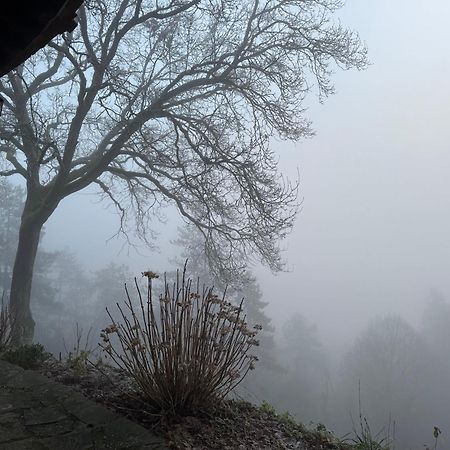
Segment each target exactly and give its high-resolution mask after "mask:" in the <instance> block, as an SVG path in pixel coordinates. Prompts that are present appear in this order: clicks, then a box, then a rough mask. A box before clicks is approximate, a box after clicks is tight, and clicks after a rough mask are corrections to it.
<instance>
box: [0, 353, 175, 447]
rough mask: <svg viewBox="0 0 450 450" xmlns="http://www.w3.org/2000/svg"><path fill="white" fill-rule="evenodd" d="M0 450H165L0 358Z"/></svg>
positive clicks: (120, 420) (141, 431)
mask: <svg viewBox="0 0 450 450" xmlns="http://www.w3.org/2000/svg"><path fill="white" fill-rule="evenodd" d="M0 449H1V450H122V449H123V450H168V447H167V446H166V445H165V444H164V440H163V439H162V438H160V437H157V436H155V435H153V434H152V433H151V432H150V431H149V430H146V429H145V428H143V427H141V426H139V425H137V424H135V423H133V422H131V421H129V420H128V419H126V418H124V417H121V416H119V415H117V414H115V413H114V412H112V411H110V410H108V409H106V408H105V407H103V406H101V405H99V404H97V403H95V402H93V401H91V400H88V399H86V398H85V397H83V395H81V394H80V393H79V392H76V391H75V390H73V389H71V388H70V387H67V386H64V385H61V384H58V383H56V382H54V381H52V380H50V379H48V378H46V377H44V376H43V375H40V374H38V373H36V372H33V371H31V370H23V369H22V368H20V367H17V366H14V365H12V364H9V363H7V362H5V361H2V360H0Z"/></svg>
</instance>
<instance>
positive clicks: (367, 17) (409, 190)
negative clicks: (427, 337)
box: [44, 0, 450, 343]
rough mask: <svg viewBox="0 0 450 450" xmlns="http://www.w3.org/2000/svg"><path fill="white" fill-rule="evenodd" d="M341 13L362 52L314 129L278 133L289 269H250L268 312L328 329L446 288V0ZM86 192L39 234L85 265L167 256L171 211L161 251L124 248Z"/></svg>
mask: <svg viewBox="0 0 450 450" xmlns="http://www.w3.org/2000/svg"><path fill="white" fill-rule="evenodd" d="M340 16H341V18H342V22H343V24H344V25H349V26H351V27H352V28H353V29H356V30H357V31H358V32H359V33H360V35H361V37H362V39H363V40H364V41H365V42H366V43H367V46H368V48H369V58H370V61H371V63H372V64H371V66H370V67H369V68H368V69H367V70H366V71H364V72H357V71H351V72H337V74H336V75H335V76H334V82H335V86H336V91H337V93H336V95H335V96H333V97H331V98H329V99H327V100H326V101H325V102H324V104H323V105H320V104H318V101H317V99H315V98H310V100H309V104H311V105H312V106H311V107H310V110H309V113H308V115H309V117H310V118H311V119H312V120H313V123H314V129H315V131H316V133H317V135H316V136H315V137H314V138H313V139H310V140H307V141H303V142H300V143H297V144H296V145H293V144H290V143H283V142H281V143H280V142H275V143H274V149H275V150H276V152H277V154H279V157H280V169H281V171H282V172H283V173H285V174H287V175H289V176H290V177H291V178H295V177H296V176H297V168H298V170H299V173H300V181H301V197H302V198H303V208H302V212H301V213H300V215H299V216H298V219H297V223H296V226H295V229H294V231H293V233H292V235H291V236H290V237H289V239H288V240H287V241H286V242H284V243H283V248H286V249H287V250H286V251H285V253H284V257H285V259H286V261H287V267H288V269H289V272H288V273H286V274H281V275H278V276H276V277H274V276H273V275H271V274H270V273H268V272H267V271H265V270H263V269H260V268H258V269H257V270H256V273H257V275H258V276H259V281H260V283H261V286H262V288H263V292H264V299H265V301H269V302H270V306H269V307H268V309H267V310H268V313H269V314H270V315H271V316H274V317H275V323H276V324H280V323H281V322H282V321H283V320H284V319H286V318H288V317H289V316H290V315H291V314H292V313H293V312H294V311H298V312H301V313H304V314H305V315H306V316H307V317H308V318H309V319H310V320H312V321H313V322H316V323H317V324H318V325H319V330H320V332H321V334H322V336H323V337H324V339H325V341H326V343H329V342H331V341H335V339H337V336H339V337H343V338H344V340H345V339H346V338H347V337H352V336H353V335H354V334H355V333H357V332H358V331H359V329H360V328H362V327H363V326H364V325H365V324H366V323H367V321H368V320H369V319H370V318H371V317H373V316H374V315H377V314H384V313H387V312H389V313H390V312H395V313H400V314H401V315H402V316H403V317H405V318H406V319H408V320H410V321H411V322H412V323H413V324H415V323H417V322H418V320H419V318H420V313H421V309H422V306H423V304H424V303H425V302H426V301H427V300H428V298H429V294H430V290H431V289H432V288H434V289H438V290H439V291H441V292H442V293H443V294H444V296H446V297H447V298H450V277H449V276H448V273H447V272H448V270H449V268H450V239H449V236H448V235H449V230H450V210H449V207H448V205H449V204H450V202H449V200H450V177H449V173H450V151H449V148H448V147H449V142H450V127H449V125H448V120H449V117H450V87H449V81H448V80H449V73H450V57H449V47H450V27H448V18H449V17H450V2H448V0H433V1H430V0H428V1H425V0H408V1H406V0H395V1H394V0H378V1H373V0H372V1H370V0H349V1H348V2H347V6H346V7H345V8H344V10H343V11H342V12H341V13H340ZM95 201H96V197H95V196H92V195H91V194H89V193H88V192H82V193H79V194H76V195H74V196H72V198H69V199H67V200H65V202H64V203H63V204H61V206H60V207H59V208H58V209H57V211H56V212H55V214H54V216H53V217H52V218H51V219H50V221H49V222H48V224H47V226H46V237H45V238H44V245H46V247H47V248H63V247H65V246H67V247H68V248H69V249H71V250H74V251H76V252H77V253H78V254H79V258H80V261H81V262H82V263H83V264H84V265H86V266H87V267H90V268H93V267H95V266H97V265H104V264H106V263H107V262H108V261H110V260H114V261H116V262H121V261H123V262H125V263H126V264H129V265H130V266H131V267H132V268H133V269H134V270H137V271H138V270H140V269H146V268H149V267H151V268H154V269H156V270H158V269H162V270H163V269H165V268H167V267H168V262H167V258H166V255H167V253H168V252H169V253H170V252H172V253H173V248H172V249H170V248H169V249H168V244H167V242H168V241H170V240H171V239H174V238H176V226H177V223H176V220H175V219H174V218H173V215H172V214H170V213H168V215H169V219H170V220H169V222H168V224H167V226H164V227H162V229H163V230H164V236H161V249H162V252H161V253H160V254H150V255H149V257H148V258H142V257H139V256H137V255H136V254H135V253H134V252H133V251H131V253H130V256H128V257H127V254H126V253H127V252H126V249H125V251H124V252H122V253H121V254H118V252H119V250H120V249H121V242H119V241H117V240H113V241H110V242H109V243H108V244H106V239H107V238H108V237H110V236H111V235H112V234H113V233H114V231H115V230H116V228H117V220H116V218H115V216H114V215H113V214H112V213H111V212H108V211H107V210H105V205H103V204H100V205H99V204H97V203H95ZM160 228H161V227H160Z"/></svg>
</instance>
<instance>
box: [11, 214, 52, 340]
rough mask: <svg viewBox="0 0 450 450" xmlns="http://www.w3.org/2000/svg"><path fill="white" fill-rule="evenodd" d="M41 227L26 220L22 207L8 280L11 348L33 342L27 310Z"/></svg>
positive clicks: (32, 323)
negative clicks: (12, 266) (16, 244)
mask: <svg viewBox="0 0 450 450" xmlns="http://www.w3.org/2000/svg"><path fill="white" fill-rule="evenodd" d="M43 225H44V223H43V222H42V221H41V220H38V219H37V218H33V219H31V218H27V211H26V206H25V210H24V213H23V215H22V223H21V226H20V230H19V243H18V246H17V253H16V258H15V261H14V268H13V274H12V280H11V292H10V307H11V313H12V336H11V343H12V345H13V346H18V345H22V344H30V343H32V342H33V337H34V325H35V322H34V320H33V317H32V314H31V309H30V297H31V284H32V280H33V268H34V263H35V260H36V254H37V249H38V246H39V237H40V234H41V230H42V227H43Z"/></svg>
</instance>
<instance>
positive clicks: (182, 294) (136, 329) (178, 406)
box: [100, 271, 261, 414]
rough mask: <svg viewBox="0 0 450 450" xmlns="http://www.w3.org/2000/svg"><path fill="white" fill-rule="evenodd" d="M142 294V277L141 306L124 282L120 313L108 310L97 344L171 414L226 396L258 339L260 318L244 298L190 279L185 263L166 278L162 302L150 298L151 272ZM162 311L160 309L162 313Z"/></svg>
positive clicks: (141, 390)
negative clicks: (252, 318) (248, 318)
mask: <svg viewBox="0 0 450 450" xmlns="http://www.w3.org/2000/svg"><path fill="white" fill-rule="evenodd" d="M143 275H144V276H146V277H147V279H148V285H147V298H146V299H144V298H143V296H142V294H141V290H140V288H139V285H138V283H137V281H136V280H135V285H136V290H137V294H138V297H139V306H137V307H135V306H134V305H133V303H132V301H131V297H130V293H129V291H128V289H127V287H126V285H125V290H126V300H125V302H124V303H125V307H123V306H121V305H119V304H117V307H118V310H119V312H120V321H116V320H115V319H114V318H113V316H112V315H111V314H110V312H109V311H108V310H107V312H108V315H109V317H110V319H111V321H112V324H111V325H110V326H108V327H106V328H105V329H104V330H102V334H101V337H102V340H103V342H102V343H101V344H100V346H101V347H102V348H103V350H104V351H105V352H106V353H107V354H108V355H109V356H110V357H111V358H112V360H113V361H114V362H115V363H116V364H117V365H118V366H119V367H120V368H121V369H122V370H124V371H125V372H126V373H127V374H128V376H129V377H130V378H131V379H132V380H133V381H134V382H135V384H136V386H137V389H138V392H139V394H140V396H141V398H142V399H143V400H144V401H145V402H147V404H149V405H151V406H154V407H157V408H158V409H161V410H163V411H165V412H166V413H169V414H187V413H190V412H192V411H194V410H196V409H199V408H200V409H201V408H206V407H208V406H210V405H212V404H213V402H214V401H216V400H218V399H223V398H224V397H225V396H226V395H227V394H228V393H229V392H230V391H232V390H233V389H234V388H235V387H236V386H237V385H238V384H239V383H240V382H241V381H242V379H243V378H244V377H245V375H246V374H247V373H248V371H249V370H252V369H253V368H254V361H256V360H257V357H256V356H254V355H251V354H250V353H249V352H250V350H251V348H252V347H253V346H257V345H259V342H258V341H257V340H256V339H255V336H256V334H257V332H258V330H260V329H261V326H260V325H255V327H254V328H253V329H252V330H250V329H248V328H247V323H246V322H245V316H244V314H243V310H242V302H241V303H240V305H238V306H236V305H233V304H231V303H230V302H227V301H226V300H225V298H222V299H220V298H219V297H218V296H217V295H215V294H214V293H213V289H212V288H205V287H204V288H203V289H202V292H201V293H200V289H199V282H198V281H197V283H196V288H195V289H193V282H192V280H191V279H187V278H186V275H185V271H184V272H183V274H182V276H181V277H180V275H179V274H177V281H176V282H175V283H174V284H173V285H172V286H169V284H168V282H167V279H166V278H165V280H164V294H163V295H160V297H159V301H157V303H159V305H155V301H154V298H153V288H152V280H153V279H154V278H157V275H156V274H155V273H153V272H144V273H143ZM157 312H158V313H157Z"/></svg>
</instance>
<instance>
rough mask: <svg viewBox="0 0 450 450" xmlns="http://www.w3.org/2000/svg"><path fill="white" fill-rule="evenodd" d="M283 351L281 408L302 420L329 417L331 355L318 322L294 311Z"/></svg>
mask: <svg viewBox="0 0 450 450" xmlns="http://www.w3.org/2000/svg"><path fill="white" fill-rule="evenodd" d="M281 335H282V336H281V337H282V341H281V343H280V349H279V352H280V353H281V358H280V359H281V363H282V365H283V366H284V367H285V372H284V375H283V376H282V377H279V383H278V385H279V389H278V394H277V402H278V404H279V408H282V409H286V410H289V411H291V412H292V413H293V414H296V415H297V416H298V417H299V418H300V419H301V420H306V419H307V420H325V418H326V414H327V409H328V401H329V393H330V392H329V391H330V378H329V370H328V358H327V354H326V352H325V349H324V348H323V346H322V343H321V341H320V338H319V335H318V329H317V326H316V325H314V324H312V323H310V322H309V321H308V320H307V319H306V317H304V316H303V315H302V314H299V313H294V314H292V316H291V317H290V319H289V320H288V321H287V322H286V323H285V324H284V326H283V328H282V333H281Z"/></svg>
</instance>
